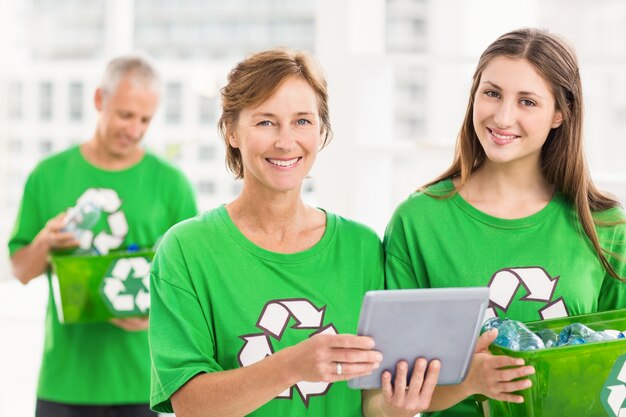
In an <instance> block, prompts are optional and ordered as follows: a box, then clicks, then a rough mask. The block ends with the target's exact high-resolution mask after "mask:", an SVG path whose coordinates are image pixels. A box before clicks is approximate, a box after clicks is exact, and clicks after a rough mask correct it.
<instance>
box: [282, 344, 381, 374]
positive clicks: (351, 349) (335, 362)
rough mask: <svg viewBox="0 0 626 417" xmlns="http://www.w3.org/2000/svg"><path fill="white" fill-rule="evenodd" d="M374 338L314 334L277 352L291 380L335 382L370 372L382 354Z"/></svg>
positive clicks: (377, 365) (378, 363) (376, 366)
mask: <svg viewBox="0 0 626 417" xmlns="http://www.w3.org/2000/svg"><path fill="white" fill-rule="evenodd" d="M373 349H374V339H372V338H371V337H367V336H355V335H351V334H317V335H315V336H313V337H311V338H310V339H307V340H305V341H303V342H300V343H298V344H297V345H295V346H292V347H289V348H286V349H283V350H281V351H280V352H278V353H277V354H276V355H283V356H285V357H286V358H287V366H288V367H289V369H291V370H292V371H291V374H292V378H291V379H292V382H293V383H294V384H295V383H297V382H300V381H309V382H335V381H344V380H348V379H352V378H356V377H359V376H365V375H369V374H370V373H372V371H374V370H375V369H377V368H379V367H380V362H381V361H382V359H383V355H382V354H381V353H380V352H377V351H375V350H373Z"/></svg>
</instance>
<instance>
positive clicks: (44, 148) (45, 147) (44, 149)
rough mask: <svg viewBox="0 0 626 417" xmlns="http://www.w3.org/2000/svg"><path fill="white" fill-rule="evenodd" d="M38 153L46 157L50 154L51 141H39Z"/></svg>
mask: <svg viewBox="0 0 626 417" xmlns="http://www.w3.org/2000/svg"><path fill="white" fill-rule="evenodd" d="M39 152H40V153H41V154H42V155H48V154H49V153H50V152H52V140H51V139H42V140H41V141H39Z"/></svg>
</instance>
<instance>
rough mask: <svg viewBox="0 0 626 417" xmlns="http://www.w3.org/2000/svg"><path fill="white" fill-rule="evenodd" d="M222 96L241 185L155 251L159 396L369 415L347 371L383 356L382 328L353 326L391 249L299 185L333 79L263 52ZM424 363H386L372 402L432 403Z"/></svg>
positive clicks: (161, 407)
mask: <svg viewBox="0 0 626 417" xmlns="http://www.w3.org/2000/svg"><path fill="white" fill-rule="evenodd" d="M222 105H223V114H222V117H221V119H220V121H219V127H220V131H221V134H222V136H223V138H224V141H225V143H226V148H227V164H228V167H229V168H230V170H231V171H233V172H234V174H235V175H236V176H237V177H238V178H242V179H243V188H242V191H241V194H240V195H239V196H238V197H237V198H236V199H235V200H234V201H232V202H230V203H228V204H226V205H222V206H219V207H217V208H216V209H214V210H211V211H209V212H206V213H204V214H202V215H200V216H198V217H195V218H193V219H191V220H189V221H185V222H183V223H180V224H178V225H177V226H175V227H174V228H172V229H171V230H170V231H169V232H168V234H167V235H166V237H165V238H164V239H163V242H162V243H161V246H160V248H159V250H158V253H157V255H156V258H155V260H154V262H153V270H152V278H151V279H152V280H151V300H152V305H151V312H150V345H151V355H152V362H153V380H152V395H151V404H152V407H153V409H155V410H157V411H164V412H171V411H174V412H175V413H176V415H177V416H178V417H186V416H199V415H202V416H209V415H211V416H212V415H219V416H241V415H246V414H251V415H255V416H271V417H276V416H298V415H307V416H320V417H321V416H361V415H362V409H361V392H360V391H358V390H351V389H349V388H348V387H347V385H346V383H345V382H343V381H344V380H347V379H350V378H353V377H356V376H360V375H365V374H368V373H371V372H372V371H373V370H374V369H376V368H377V367H378V366H379V364H380V361H381V358H382V356H381V354H380V352H377V351H375V350H374V341H373V340H372V339H371V338H369V337H364V336H356V335H353V334H346V333H352V332H354V331H355V330H356V324H357V319H358V316H359V310H360V307H361V302H362V298H363V294H364V293H365V292H366V291H368V290H374V289H381V288H382V287H383V252H382V246H381V243H380V241H379V239H378V236H377V235H376V234H375V233H374V232H373V231H372V230H370V229H369V228H367V227H365V226H363V225H360V224H358V223H355V222H353V221H350V220H347V219H344V218H342V217H339V216H337V215H334V214H332V213H329V212H326V211H324V210H321V209H318V208H315V207H311V206H308V205H307V204H305V203H304V202H303V200H302V198H301V194H300V190H301V187H302V182H303V180H304V179H305V178H306V177H307V175H308V174H309V171H310V170H311V167H312V165H313V163H314V161H315V158H316V156H317V153H318V151H319V149H321V148H322V147H323V146H324V145H326V143H327V142H328V140H329V138H330V134H331V130H330V123H329V115H328V105H327V92H326V82H325V80H324V78H323V76H322V74H321V71H320V70H319V68H318V67H317V66H316V65H315V63H314V61H313V60H312V58H311V57H310V56H309V55H308V54H306V53H303V52H294V51H289V50H283V49H274V50H269V51H264V52H259V53H256V54H253V55H252V56H250V57H249V58H247V59H245V60H244V61H242V62H240V63H239V64H238V65H237V66H236V67H235V68H234V69H233V70H232V71H231V73H230V75H229V77H228V84H227V85H226V87H224V88H223V90H222ZM408 365H409V364H407V363H400V365H399V366H398V375H399V379H398V381H400V380H404V379H406V376H407V374H408V372H409V366H408ZM410 365H411V367H413V365H414V364H410ZM414 368H415V371H414V372H413V374H412V380H411V387H410V388H409V389H408V390H405V389H404V386H403V385H399V386H398V385H396V388H395V389H394V388H392V386H391V381H390V374H389V372H385V373H384V376H383V384H384V385H383V390H382V391H379V392H378V393H377V394H376V395H374V396H373V398H374V400H373V402H372V404H374V406H373V407H372V409H373V411H372V412H371V414H372V415H389V416H391V415H397V416H413V415H415V414H416V413H418V412H420V411H422V410H424V409H425V408H426V407H427V406H428V405H429V403H430V399H431V395H432V392H433V389H434V386H435V384H436V381H437V378H438V375H439V362H438V361H432V362H431V364H430V365H428V367H427V364H426V361H425V360H424V359H418V360H417V361H416V364H415V366H414ZM422 382H423V383H422Z"/></svg>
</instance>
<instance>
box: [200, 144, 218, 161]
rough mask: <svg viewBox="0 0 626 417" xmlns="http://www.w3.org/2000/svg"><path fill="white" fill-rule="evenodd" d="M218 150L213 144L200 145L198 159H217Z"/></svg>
mask: <svg viewBox="0 0 626 417" xmlns="http://www.w3.org/2000/svg"><path fill="white" fill-rule="evenodd" d="M216 153H217V152H216V150H215V147H214V146H211V145H200V146H198V160H200V161H212V160H214V159H215V156H216Z"/></svg>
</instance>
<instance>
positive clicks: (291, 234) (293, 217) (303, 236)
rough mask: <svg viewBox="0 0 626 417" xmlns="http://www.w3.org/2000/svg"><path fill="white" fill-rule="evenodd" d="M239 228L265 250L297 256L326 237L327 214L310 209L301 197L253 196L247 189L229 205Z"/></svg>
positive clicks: (228, 208)
mask: <svg viewBox="0 0 626 417" xmlns="http://www.w3.org/2000/svg"><path fill="white" fill-rule="evenodd" d="M226 210H227V212H228V215H229V216H230V218H231V219H232V221H233V223H234V224H235V226H236V227H237V228H238V229H239V231H241V233H243V234H244V236H246V237H247V238H248V239H249V240H250V241H252V242H253V243H255V244H256V245H257V246H260V247H262V248H264V249H267V250H270V251H273V252H280V253H295V252H300V251H303V250H306V249H309V248H311V247H312V246H314V245H315V244H316V243H317V242H318V241H319V240H320V239H321V237H322V235H323V234H324V230H325V226H326V214H325V213H324V212H323V211H321V210H318V209H316V208H313V207H310V206H307V205H306V204H304V202H303V201H302V199H301V197H300V195H299V194H297V195H296V194H294V193H281V194H275V195H273V196H263V197H259V196H252V195H250V194H248V193H246V191H245V188H244V190H243V191H242V193H241V195H240V196H239V197H237V199H235V200H234V201H232V202H231V203H229V204H227V205H226Z"/></svg>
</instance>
